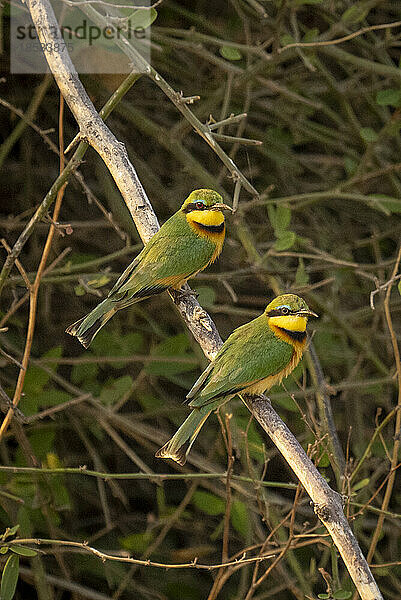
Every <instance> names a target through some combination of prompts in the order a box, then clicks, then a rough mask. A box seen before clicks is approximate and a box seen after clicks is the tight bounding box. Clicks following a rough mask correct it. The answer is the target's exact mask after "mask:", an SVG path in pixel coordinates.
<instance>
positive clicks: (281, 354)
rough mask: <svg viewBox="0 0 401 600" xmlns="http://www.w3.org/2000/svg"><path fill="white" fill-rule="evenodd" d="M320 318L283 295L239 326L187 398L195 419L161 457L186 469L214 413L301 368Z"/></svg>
mask: <svg viewBox="0 0 401 600" xmlns="http://www.w3.org/2000/svg"><path fill="white" fill-rule="evenodd" d="M309 317H317V315H316V314H315V313H314V312H312V311H311V310H309V308H308V306H307V304H306V302H305V301H304V300H302V298H300V297H299V296H295V295H294V294H284V295H282V296H277V298H275V299H274V300H273V301H272V302H270V304H268V305H267V307H266V309H265V311H264V313H263V314H261V315H260V316H259V317H257V318H256V319H254V320H253V321H250V322H249V323H246V325H242V327H238V329H236V330H235V331H234V332H233V333H232V334H231V335H230V337H229V338H228V339H227V340H226V342H225V343H224V344H223V345H222V347H221V348H220V350H219V352H218V354H217V355H216V357H215V358H214V360H213V361H212V362H211V363H210V365H209V366H208V367H207V368H206V369H205V370H204V371H203V373H202V375H201V376H200V377H199V379H198V380H197V381H196V382H195V385H194V386H193V388H192V389H191V391H190V392H189V394H188V395H187V399H186V401H187V402H188V404H189V406H190V407H191V408H192V412H191V413H190V415H189V417H188V418H187V419H186V421H184V423H183V424H182V425H181V427H180V428H179V429H178V431H177V432H176V433H175V434H174V436H173V437H172V438H171V440H169V441H168V442H167V443H166V444H165V445H164V446H163V447H162V448H160V450H158V451H157V452H156V456H157V458H171V459H172V460H175V461H176V462H177V463H179V464H180V465H183V464H185V461H186V459H187V455H188V452H189V451H190V449H191V447H192V444H193V443H194V441H195V438H196V436H197V435H198V433H199V431H200V429H201V427H202V425H203V423H204V422H205V421H206V419H207V418H208V416H209V415H210V413H211V411H213V410H215V409H216V408H218V407H219V406H222V405H223V404H225V403H226V402H227V401H228V400H230V398H232V397H233V396H235V395H236V394H241V393H244V394H262V393H263V392H265V391H266V390H269V389H270V388H271V387H272V386H273V385H276V384H278V383H280V382H281V380H282V379H283V378H284V377H287V375H289V374H290V373H291V371H293V369H295V367H296V366H297V364H298V363H299V361H300V359H301V357H302V353H303V351H304V349H305V345H306V325H307V323H308V318H309Z"/></svg>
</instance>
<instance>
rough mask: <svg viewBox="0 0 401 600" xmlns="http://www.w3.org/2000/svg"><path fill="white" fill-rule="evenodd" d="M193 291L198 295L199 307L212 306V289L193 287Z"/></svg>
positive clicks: (213, 294) (213, 293) (213, 299)
mask: <svg viewBox="0 0 401 600" xmlns="http://www.w3.org/2000/svg"><path fill="white" fill-rule="evenodd" d="M194 291H195V292H196V293H197V294H198V302H199V304H200V305H201V306H206V307H207V306H213V305H214V304H215V302H216V292H215V291H214V289H213V288H212V287H209V286H206V285H204V286H201V285H200V286H199V287H194Z"/></svg>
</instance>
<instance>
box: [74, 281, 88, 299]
mask: <svg viewBox="0 0 401 600" xmlns="http://www.w3.org/2000/svg"><path fill="white" fill-rule="evenodd" d="M74 293H75V295H76V296H85V294H86V290H85V288H84V286H83V285H81V284H79V285H76V286H75V287H74Z"/></svg>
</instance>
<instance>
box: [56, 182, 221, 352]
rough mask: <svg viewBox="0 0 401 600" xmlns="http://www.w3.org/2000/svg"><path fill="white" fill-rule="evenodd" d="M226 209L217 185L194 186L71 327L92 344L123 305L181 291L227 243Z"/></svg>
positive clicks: (73, 332)
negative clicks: (209, 187)
mask: <svg viewBox="0 0 401 600" xmlns="http://www.w3.org/2000/svg"><path fill="white" fill-rule="evenodd" d="M222 210H232V209H231V208H230V207H229V206H227V205H226V204H224V203H223V199H222V197H221V196H220V194H218V193H217V192H214V191H213V190H206V189H205V190H194V191H193V192H192V193H191V194H190V195H189V196H188V198H187V199H186V200H185V202H184V203H183V205H182V206H181V208H180V210H178V211H177V212H176V213H175V214H174V215H173V216H172V217H170V219H168V221H166V222H165V223H164V225H162V227H161V228H160V229H159V231H158V232H157V233H156V234H155V235H154V236H153V237H152V238H151V239H150V240H149V242H148V243H147V244H146V246H145V247H144V249H143V250H142V252H141V253H140V254H138V256H137V257H136V258H134V260H133V261H132V262H131V264H130V265H128V267H127V268H126V269H125V271H124V273H123V274H122V275H121V277H120V278H119V279H118V280H117V282H116V284H115V285H114V287H113V288H112V289H111V291H110V292H109V294H108V296H107V298H105V300H103V302H101V303H100V304H99V305H98V306H96V308H94V309H93V310H92V312H90V313H89V314H88V315H87V316H86V317H83V318H82V319H80V320H79V321H77V322H76V323H73V324H72V325H70V327H68V328H67V329H66V332H67V333H69V334H70V335H75V336H76V337H77V338H78V339H79V341H80V342H81V344H82V345H83V346H85V348H88V346H89V344H90V343H91V341H92V340H93V338H94V337H95V335H96V334H97V332H98V331H99V329H101V327H103V325H104V324H105V323H107V321H108V320H109V319H111V317H112V316H113V315H114V314H115V313H116V312H117V311H118V310H121V309H122V308H125V307H126V306H130V304H134V303H135V302H139V301H140V300H143V299H144V298H149V297H150V296H153V295H155V294H160V293H161V292H164V291H165V290H167V289H169V288H174V289H176V290H179V289H180V288H181V287H182V285H183V284H184V283H185V282H186V281H187V280H188V279H189V278H190V277H193V276H194V275H196V274H197V273H199V271H202V270H203V269H205V268H206V267H207V266H208V265H209V264H210V263H212V262H214V261H215V260H216V258H217V257H218V256H219V254H220V252H221V251H222V248H223V243H224V237H225V221H224V215H223V213H222V212H221V211H222Z"/></svg>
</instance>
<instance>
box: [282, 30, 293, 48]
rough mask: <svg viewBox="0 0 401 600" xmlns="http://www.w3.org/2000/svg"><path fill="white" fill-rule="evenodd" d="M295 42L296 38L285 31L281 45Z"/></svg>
mask: <svg viewBox="0 0 401 600" xmlns="http://www.w3.org/2000/svg"><path fill="white" fill-rule="evenodd" d="M294 42H295V38H294V37H293V36H292V35H290V34H289V33H285V34H284V35H282V36H281V38H280V44H281V46H288V45H289V44H293V43H294Z"/></svg>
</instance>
